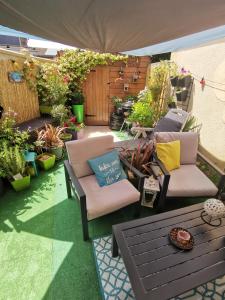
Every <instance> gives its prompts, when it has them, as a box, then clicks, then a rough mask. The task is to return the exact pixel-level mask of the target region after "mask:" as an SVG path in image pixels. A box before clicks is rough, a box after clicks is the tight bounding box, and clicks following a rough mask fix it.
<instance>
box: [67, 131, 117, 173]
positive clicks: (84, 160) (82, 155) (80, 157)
mask: <svg viewBox="0 0 225 300" xmlns="http://www.w3.org/2000/svg"><path fill="white" fill-rule="evenodd" d="M113 148H114V144H113V136H111V135H106V136H99V137H94V138H88V139H81V140H76V141H70V142H67V143H66V149H67V153H68V158H69V162H70V164H71V166H72V168H73V170H74V172H75V174H76V176H77V177H78V178H80V177H84V176H89V175H92V174H93V171H92V169H91V168H90V166H89V165H88V160H89V159H91V158H93V157H97V156H100V155H102V154H105V153H106V152H109V151H111V150H113Z"/></svg>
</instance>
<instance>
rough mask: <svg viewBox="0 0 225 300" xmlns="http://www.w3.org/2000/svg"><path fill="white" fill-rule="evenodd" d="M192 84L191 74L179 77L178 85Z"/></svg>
mask: <svg viewBox="0 0 225 300" xmlns="http://www.w3.org/2000/svg"><path fill="white" fill-rule="evenodd" d="M190 84H191V75H187V76H183V77H180V78H178V83H177V86H179V87H186V88H188V87H189V86H190Z"/></svg>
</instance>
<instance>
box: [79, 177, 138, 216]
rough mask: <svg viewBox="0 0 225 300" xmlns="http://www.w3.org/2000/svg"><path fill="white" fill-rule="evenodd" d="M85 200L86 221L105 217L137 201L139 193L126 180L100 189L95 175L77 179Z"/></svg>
mask: <svg viewBox="0 0 225 300" xmlns="http://www.w3.org/2000/svg"><path fill="white" fill-rule="evenodd" d="M79 182H80V184H81V186H82V187H83V189H84V192H85V194H86V198H87V214H88V220H92V219H95V218H97V217H100V216H103V215H106V214H108V213H111V212H113V211H116V210H118V209H120V208H122V207H125V206H127V205H129V204H131V203H134V202H137V201H139V198H140V193H139V192H138V191H137V190H136V189H135V188H134V187H133V185H132V184H131V183H130V182H129V181H128V180H127V179H123V180H120V181H118V182H116V183H113V184H111V185H107V186H103V187H100V186H99V185H98V182H97V180H96V177H95V175H90V176H86V177H82V178H80V179H79Z"/></svg>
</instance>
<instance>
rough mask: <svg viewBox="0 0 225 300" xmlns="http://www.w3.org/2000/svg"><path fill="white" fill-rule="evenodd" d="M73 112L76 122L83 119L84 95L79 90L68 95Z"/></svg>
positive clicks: (80, 121)
mask: <svg viewBox="0 0 225 300" xmlns="http://www.w3.org/2000/svg"><path fill="white" fill-rule="evenodd" d="M70 100H71V105H72V110H73V114H74V115H75V116H76V119H77V122H78V123H82V122H83V121H84V95H83V93H82V92H81V91H76V92H73V93H72V94H71V95H70Z"/></svg>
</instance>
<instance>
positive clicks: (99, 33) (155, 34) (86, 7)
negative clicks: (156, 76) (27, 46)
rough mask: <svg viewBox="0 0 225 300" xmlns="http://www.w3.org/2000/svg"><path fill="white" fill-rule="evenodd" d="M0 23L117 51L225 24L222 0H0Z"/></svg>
mask: <svg viewBox="0 0 225 300" xmlns="http://www.w3.org/2000/svg"><path fill="white" fill-rule="evenodd" d="M0 24H1V25H4V26H7V27H10V28H13V29H16V30H19V31H22V32H27V33H29V34H31V35H35V36H39V37H42V38H44V39H48V40H51V41H56V42H59V43H63V44H66V45H70V46H75V47H79V48H89V49H93V50H99V51H104V52H121V51H128V50H133V49H138V48H144V47H147V46H150V45H154V44H158V43H162V42H165V41H169V40H173V39H176V38H180V37H182V36H185V35H189V34H193V33H196V32H200V31H203V30H206V29H210V28H213V27H217V26H221V25H224V24H225V1H224V0H213V1H212V0H188V1H180V0H170V1H168V0H157V1H156V0H139V1H137V0H123V1H121V0H113V1H106V0H95V1H94V0H82V1H81V0H73V1H72V0H64V1H60V0H48V1H46V0H39V1H29V0H23V1H21V0H0Z"/></svg>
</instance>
